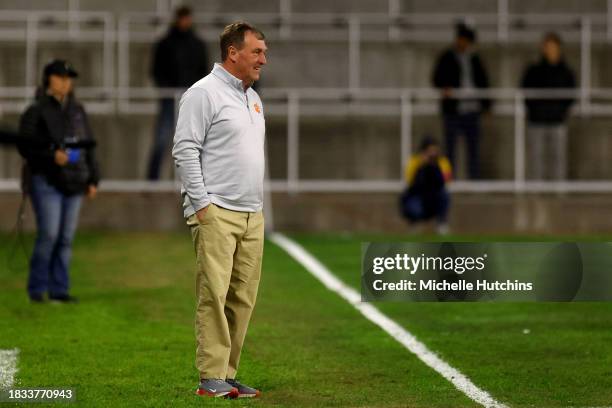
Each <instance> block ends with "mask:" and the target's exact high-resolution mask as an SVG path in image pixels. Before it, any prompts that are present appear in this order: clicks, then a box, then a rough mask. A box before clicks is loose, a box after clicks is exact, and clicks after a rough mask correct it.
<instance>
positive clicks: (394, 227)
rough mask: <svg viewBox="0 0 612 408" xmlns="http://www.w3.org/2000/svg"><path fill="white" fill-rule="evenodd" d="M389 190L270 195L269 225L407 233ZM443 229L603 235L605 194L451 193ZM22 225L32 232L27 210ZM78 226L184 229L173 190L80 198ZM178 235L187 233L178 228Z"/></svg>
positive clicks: (11, 218) (607, 212)
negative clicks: (446, 224) (271, 221)
mask: <svg viewBox="0 0 612 408" xmlns="http://www.w3.org/2000/svg"><path fill="white" fill-rule="evenodd" d="M19 198H20V197H19V195H18V194H8V193H0V208H2V212H0V231H4V232H7V231H10V230H11V228H12V227H13V225H14V223H15V216H16V214H17V208H18V204H19ZM397 202H398V197H397V195H396V194H297V195H287V194H273V196H272V208H273V218H274V224H275V228H276V229H277V230H281V231H317V232H326V231H330V232H331V231H333V232H339V231H346V232H384V233H398V234H403V233H405V234H413V233H415V232H431V231H433V230H432V229H431V228H430V227H431V225H424V226H418V227H414V226H410V225H408V224H407V223H406V222H405V221H404V220H403V219H402V218H401V217H400V216H399V214H398V208H397ZM450 226H451V230H452V231H453V232H455V233H462V234H510V233H512V234H587V235H588V234H590V235H592V234H610V233H612V194H605V195H604V194H572V195H558V194H546V195H545V194H542V195H514V194H455V195H454V196H453V197H452V208H451V214H450ZM25 227H26V230H29V231H31V230H33V229H34V221H33V216H32V212H31V208H30V206H29V205H28V210H27V213H26V222H25ZM80 227H81V228H82V229H96V230H100V229H102V230H137V231H175V230H177V231H180V230H185V226H184V221H183V218H182V212H181V209H180V199H179V195H178V193H164V194H161V193H155V194H152V193H141V194H138V193H104V192H102V193H101V194H100V195H99V197H98V198H97V199H96V200H94V201H87V202H86V203H85V205H84V207H83V210H82V213H81V221H80ZM185 233H187V231H186V230H185Z"/></svg>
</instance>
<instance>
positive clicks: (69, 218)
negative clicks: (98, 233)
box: [28, 175, 83, 296]
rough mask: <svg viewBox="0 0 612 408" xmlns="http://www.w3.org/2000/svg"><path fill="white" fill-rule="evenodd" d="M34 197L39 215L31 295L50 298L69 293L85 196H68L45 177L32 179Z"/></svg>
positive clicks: (32, 260) (39, 176)
mask: <svg viewBox="0 0 612 408" xmlns="http://www.w3.org/2000/svg"><path fill="white" fill-rule="evenodd" d="M30 197H31V199H32V206H33V207H34V213H35V215H36V226H37V234H36V243H35V245H34V252H33V253H32V258H31V260H30V277H29V279H28V292H29V294H30V296H32V295H42V294H43V293H44V292H47V291H48V292H49V295H50V296H61V295H66V294H68V289H69V286H70V279H69V277H68V267H69V264H70V256H71V252H72V240H73V238H74V234H75V232H76V228H77V224H78V220H79V211H80V209H81V202H82V201H83V195H82V194H76V195H70V196H68V195H65V194H63V193H61V192H60V191H58V190H57V189H56V188H55V187H53V186H52V185H51V184H49V183H48V182H47V179H46V178H45V177H44V176H42V175H33V176H32V185H31V192H30Z"/></svg>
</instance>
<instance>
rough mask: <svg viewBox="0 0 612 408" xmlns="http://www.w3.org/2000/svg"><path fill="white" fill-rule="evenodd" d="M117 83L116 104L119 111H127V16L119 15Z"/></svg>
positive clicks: (128, 83) (128, 77)
mask: <svg viewBox="0 0 612 408" xmlns="http://www.w3.org/2000/svg"><path fill="white" fill-rule="evenodd" d="M118 33H119V38H118V49H119V54H118V55H119V61H118V67H119V72H118V75H119V76H118V85H119V92H118V93H117V98H119V100H118V101H117V106H118V107H119V111H120V112H125V111H128V110H129V109H128V107H129V86H130V73H129V69H130V61H129V51H130V50H129V41H130V39H129V36H130V33H129V17H128V16H121V17H120V19H119V24H118Z"/></svg>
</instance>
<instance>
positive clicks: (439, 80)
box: [432, 23, 491, 179]
mask: <svg viewBox="0 0 612 408" xmlns="http://www.w3.org/2000/svg"><path fill="white" fill-rule="evenodd" d="M475 42H476V33H475V32H474V30H473V29H471V28H470V27H468V26H466V25H465V24H463V23H461V24H458V25H457V35H456V38H455V44H454V47H451V48H449V49H447V50H446V51H444V52H443V53H442V54H441V55H440V57H439V58H438V60H437V62H436V66H435V68H434V72H433V78H432V82H433V85H434V86H435V87H436V88H439V89H441V90H442V100H441V111H442V116H443V117H444V133H445V139H446V152H447V155H448V158H449V159H450V161H451V164H452V165H453V166H455V144H456V141H457V137H458V136H459V135H460V134H463V136H464V137H465V139H466V142H467V150H468V161H469V166H468V173H469V177H470V178H472V179H477V178H479V177H480V164H479V160H480V157H479V156H480V151H479V150H480V143H479V142H480V115H481V114H482V113H483V112H484V111H487V110H489V109H490V106H491V101H490V99H487V98H478V99H465V98H462V99H458V98H453V91H454V90H460V91H462V92H468V93H469V92H470V91H474V90H479V89H486V88H488V87H489V77H488V75H487V71H486V69H485V67H484V65H483V63H482V61H481V59H480V57H479V56H478V54H477V53H476V52H475V51H474V49H473V47H474V43H475Z"/></svg>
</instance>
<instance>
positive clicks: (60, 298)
mask: <svg viewBox="0 0 612 408" xmlns="http://www.w3.org/2000/svg"><path fill="white" fill-rule="evenodd" d="M49 301H50V302H51V303H79V299H77V298H75V297H74V296H70V295H68V294H65V295H49Z"/></svg>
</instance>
